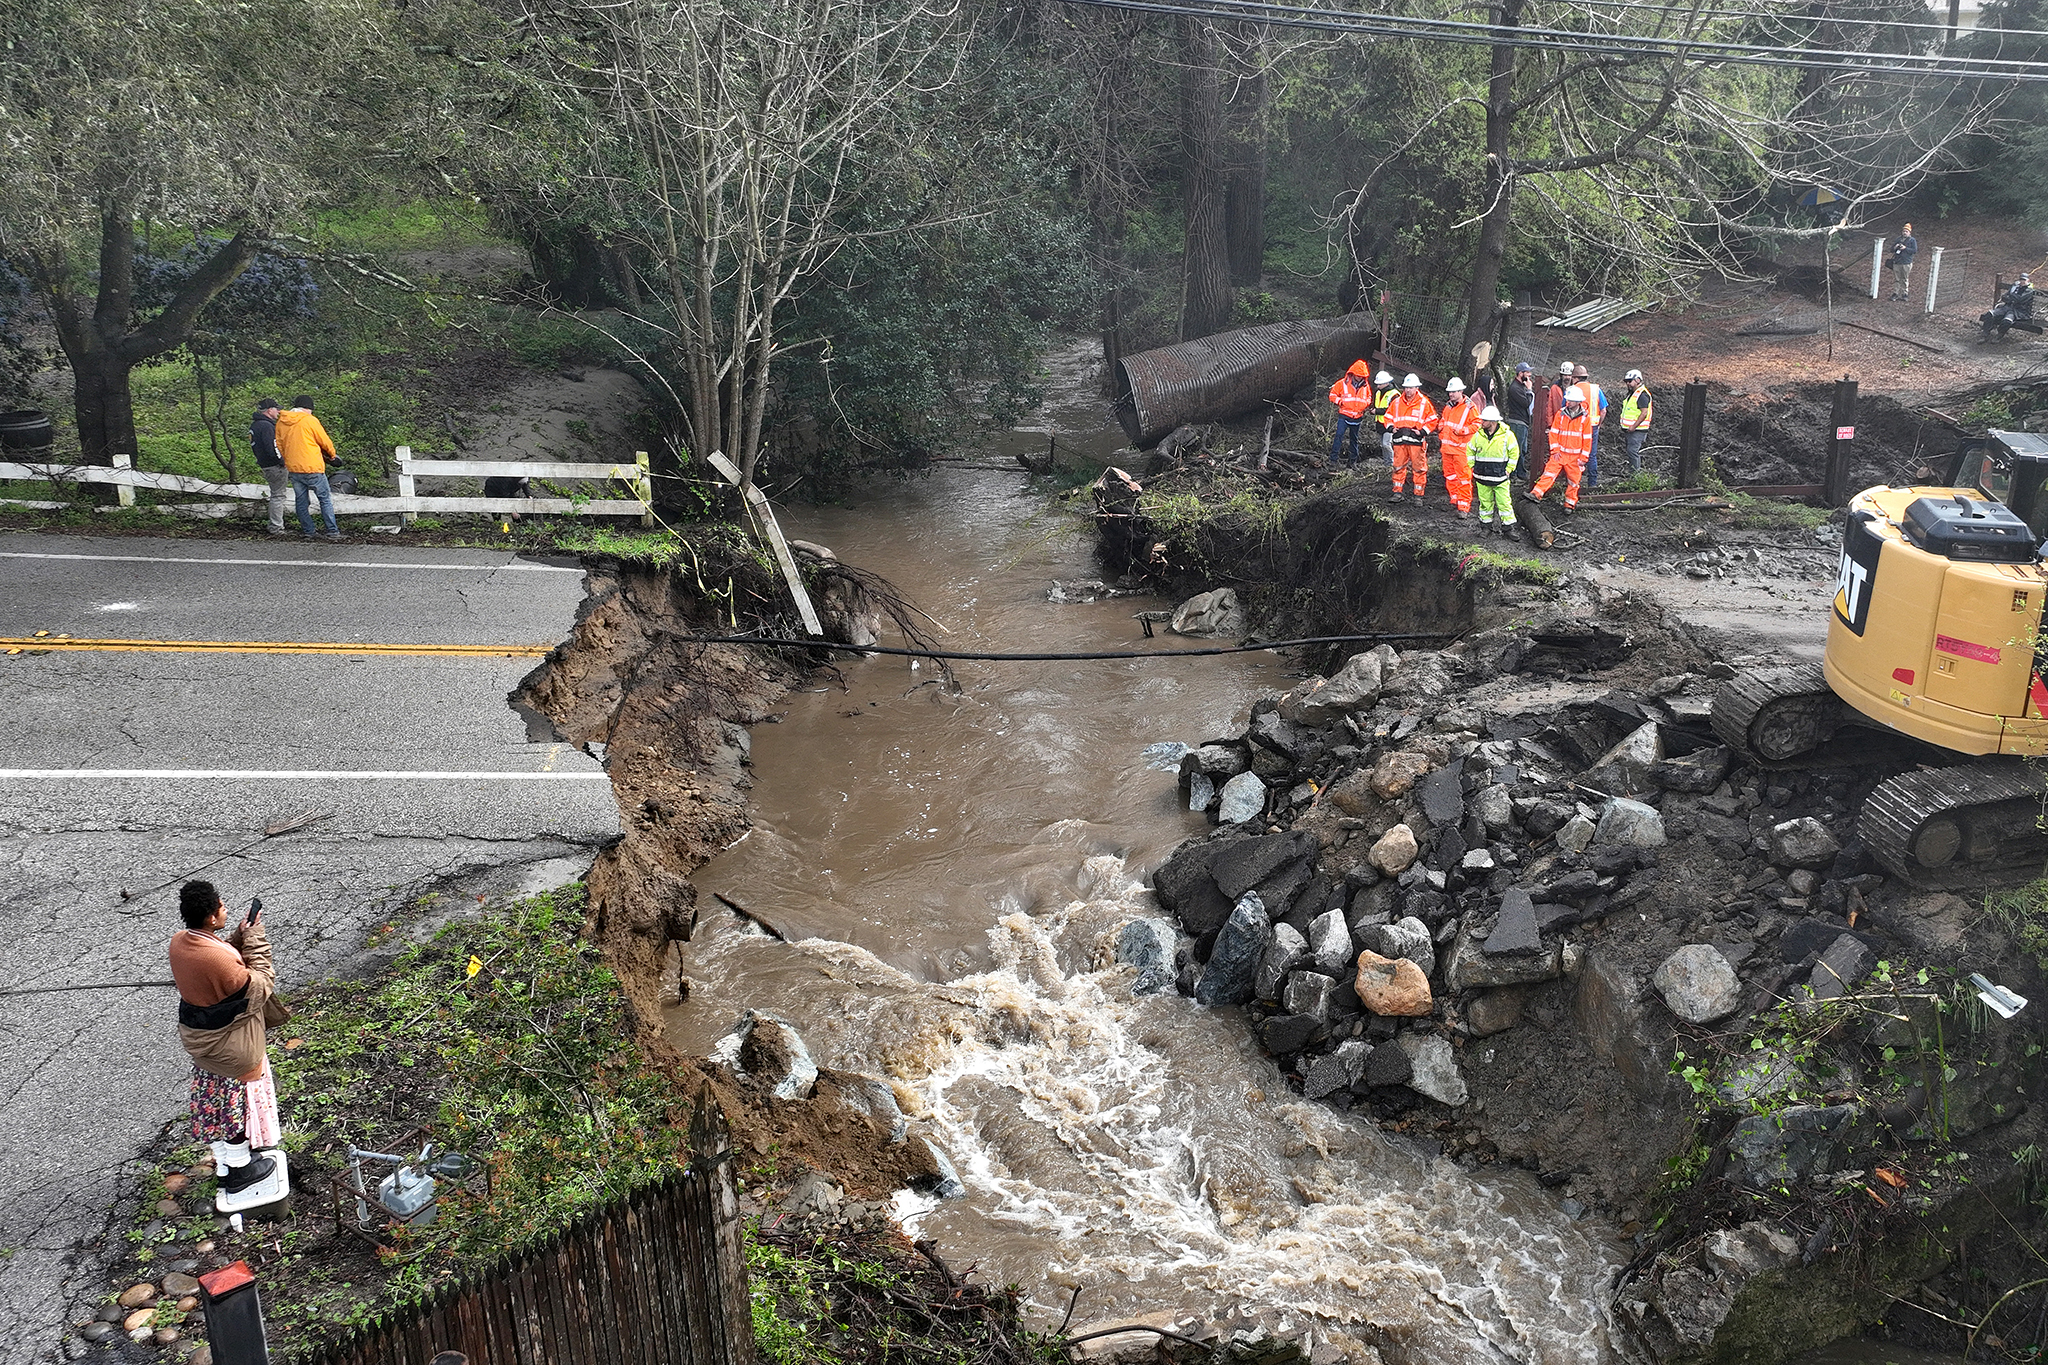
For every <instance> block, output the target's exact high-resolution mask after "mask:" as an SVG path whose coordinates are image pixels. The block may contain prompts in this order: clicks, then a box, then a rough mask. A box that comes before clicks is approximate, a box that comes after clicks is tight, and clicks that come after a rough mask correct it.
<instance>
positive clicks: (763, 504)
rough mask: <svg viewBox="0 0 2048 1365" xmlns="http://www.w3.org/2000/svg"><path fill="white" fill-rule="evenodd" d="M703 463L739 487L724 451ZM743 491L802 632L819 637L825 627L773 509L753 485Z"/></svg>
mask: <svg viewBox="0 0 2048 1365" xmlns="http://www.w3.org/2000/svg"><path fill="white" fill-rule="evenodd" d="M704 460H705V463H707V464H709V465H710V466H711V467H712V468H713V469H715V470H717V471H718V472H719V473H721V474H723V475H724V476H725V478H726V482H728V483H730V484H731V485H732V486H733V487H734V488H738V487H739V486H740V482H741V479H740V467H739V466H738V465H736V464H734V463H733V462H732V461H731V460H728V459H726V458H725V452H724V451H721V450H714V451H712V452H711V453H710V454H709V455H706V456H705V457H704ZM746 489H747V503H748V505H749V506H750V507H752V508H753V510H754V514H755V515H756V516H757V517H759V518H760V519H761V529H762V530H764V531H766V532H767V533H768V547H769V548H770V549H772V550H774V551H775V562H776V563H778V564H780V565H781V566H782V578H783V581H784V582H786V583H788V584H789V595H790V596H791V597H793V598H795V599H796V610H797V615H799V616H801V617H803V619H804V629H805V630H807V631H809V632H810V633H811V634H813V635H823V634H824V633H825V627H824V626H823V625H821V624H819V622H818V609H817V608H816V607H814V606H812V605H811V594H810V592H809V591H808V590H807V589H806V588H805V587H804V579H803V575H802V574H800V573H798V572H797V567H796V556H794V555H792V554H791V553H790V552H789V542H788V541H787V540H784V539H783V538H782V527H781V525H780V524H778V523H777V522H776V520H775V509H774V508H772V507H770V506H769V505H768V495H767V494H766V493H763V492H762V491H761V490H760V489H759V488H756V487H755V486H754V485H753V484H748V485H747V486H746Z"/></svg>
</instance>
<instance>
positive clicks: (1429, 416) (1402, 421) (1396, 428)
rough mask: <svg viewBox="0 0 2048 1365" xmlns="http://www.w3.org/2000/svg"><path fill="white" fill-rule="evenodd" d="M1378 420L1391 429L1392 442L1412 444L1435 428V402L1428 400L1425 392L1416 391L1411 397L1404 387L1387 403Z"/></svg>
mask: <svg viewBox="0 0 2048 1365" xmlns="http://www.w3.org/2000/svg"><path fill="white" fill-rule="evenodd" d="M1380 420H1382V421H1383V422H1385V423H1386V424H1387V426H1388V427H1389V428H1391V429H1392V431H1393V433H1394V444H1396V445H1404V444H1405V445H1414V444H1416V443H1417V442H1419V441H1421V440H1423V439H1424V438H1426V437H1427V436H1428V435H1429V433H1430V432H1432V431H1435V430H1436V404H1434V403H1432V402H1430V401H1429V395H1428V394H1426V393H1421V392H1417V393H1416V394H1415V396H1414V397H1412V398H1411V397H1409V396H1408V393H1407V391H1406V390H1405V389H1404V390H1403V391H1402V392H1401V393H1399V394H1397V395H1396V396H1395V398H1394V401H1393V402H1391V403H1389V404H1387V413H1386V416H1385V417H1383V418H1381V419H1380ZM1404 436H1405V437H1407V440H1405V441H1404V440H1403V439H1402V438H1403V437H1404Z"/></svg>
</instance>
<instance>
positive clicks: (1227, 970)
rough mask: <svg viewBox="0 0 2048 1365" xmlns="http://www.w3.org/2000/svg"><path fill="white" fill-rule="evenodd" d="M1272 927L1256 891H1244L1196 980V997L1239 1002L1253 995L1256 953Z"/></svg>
mask: <svg viewBox="0 0 2048 1365" xmlns="http://www.w3.org/2000/svg"><path fill="white" fill-rule="evenodd" d="M1272 927H1273V925H1272V921H1270V920H1269V919H1268V918H1267V917H1266V907H1265V906H1264V905H1263V904H1261V903H1260V901H1259V896H1258V893H1257V892H1256V891H1254V892H1251V893H1249V894H1247V895H1246V896H1245V897H1244V899H1242V900H1240V901H1239V902H1238V903H1237V905H1236V907H1235V908H1234V909H1232V910H1231V912H1230V918H1229V919H1227V920H1225V921H1224V923H1223V928H1222V930H1221V932H1219V933H1218V934H1217V935H1216V947H1215V948H1214V949H1213V950H1212V951H1211V952H1210V954H1209V962H1208V965H1207V966H1205V967H1204V968H1203V969H1202V975H1201V979H1200V980H1198V981H1196V982H1195V999H1196V1001H1198V1002H1199V1003H1201V1004H1204V1005H1208V1006H1210V1007H1212V1008H1213V1007H1215V1006H1218V1005H1242V1004H1244V1003H1245V1002H1246V1001H1248V1000H1250V999H1251V998H1252V976H1253V973H1254V972H1256V971H1257V969H1258V965H1259V956H1260V955H1261V954H1262V953H1264V952H1265V949H1266V935H1267V931H1268V930H1270V929H1271V928H1272Z"/></svg>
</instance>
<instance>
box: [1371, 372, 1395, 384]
mask: <svg viewBox="0 0 2048 1365" xmlns="http://www.w3.org/2000/svg"><path fill="white" fill-rule="evenodd" d="M1372 382H1373V383H1375V384H1391V383H1393V382H1394V376H1392V375H1390V374H1388V373H1387V372H1386V371H1385V370H1381V371H1380V372H1379V373H1378V374H1376V375H1374V376H1373V377H1372Z"/></svg>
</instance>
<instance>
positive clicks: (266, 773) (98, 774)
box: [0, 768, 611, 782]
mask: <svg viewBox="0 0 2048 1365" xmlns="http://www.w3.org/2000/svg"><path fill="white" fill-rule="evenodd" d="M42 777H95V778H145V779H151V780H154V779H158V778H207V779H210V780H214V781H221V780H237V779H239V780H254V781H294V782H303V781H314V782H329V781H358V782H361V781H370V782H609V781H611V775H610V774H609V773H604V772H594V773H593V772H573V773H557V772H538V773H535V772H517V773H512V772H466V773H465V772H417V773H416V772H406V771H404V770H402V769H401V770H393V771H388V772H383V771H372V772H351V771H347V770H342V769H335V770H331V771H322V770H318V769H310V770H309V769H260V768H0V780H6V779H28V778H42Z"/></svg>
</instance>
